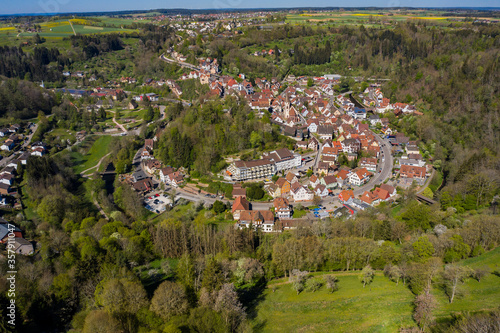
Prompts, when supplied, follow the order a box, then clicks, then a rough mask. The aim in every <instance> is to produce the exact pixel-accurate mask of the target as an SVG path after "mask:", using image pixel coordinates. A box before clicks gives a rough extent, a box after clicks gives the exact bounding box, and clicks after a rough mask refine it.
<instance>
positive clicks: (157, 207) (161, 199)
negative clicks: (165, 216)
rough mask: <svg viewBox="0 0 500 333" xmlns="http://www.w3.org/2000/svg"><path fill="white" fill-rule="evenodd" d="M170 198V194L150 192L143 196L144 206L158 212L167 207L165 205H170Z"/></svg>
mask: <svg viewBox="0 0 500 333" xmlns="http://www.w3.org/2000/svg"><path fill="white" fill-rule="evenodd" d="M171 204H172V200H171V199H170V194H168V193H167V192H164V193H152V194H150V195H148V196H146V197H144V206H145V207H146V209H147V210H149V211H151V212H153V213H156V214H160V213H162V212H164V211H165V210H166V209H167V205H171Z"/></svg>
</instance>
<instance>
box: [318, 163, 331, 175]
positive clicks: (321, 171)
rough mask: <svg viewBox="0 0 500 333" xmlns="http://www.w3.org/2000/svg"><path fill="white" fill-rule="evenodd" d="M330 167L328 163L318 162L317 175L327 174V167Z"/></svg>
mask: <svg viewBox="0 0 500 333" xmlns="http://www.w3.org/2000/svg"><path fill="white" fill-rule="evenodd" d="M329 168H330V165H329V164H328V163H326V162H319V163H318V169H317V172H318V175H327V174H328V169H329Z"/></svg>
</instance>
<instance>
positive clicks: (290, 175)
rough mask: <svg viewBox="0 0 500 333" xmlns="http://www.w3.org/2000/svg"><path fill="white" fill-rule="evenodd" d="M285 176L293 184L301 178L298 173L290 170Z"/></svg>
mask: <svg viewBox="0 0 500 333" xmlns="http://www.w3.org/2000/svg"><path fill="white" fill-rule="evenodd" d="M285 178H286V180H288V181H289V182H290V184H293V183H296V182H298V181H299V178H298V177H297V175H296V174H293V173H291V172H288V173H287V174H286V177H285Z"/></svg>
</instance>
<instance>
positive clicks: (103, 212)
mask: <svg viewBox="0 0 500 333" xmlns="http://www.w3.org/2000/svg"><path fill="white" fill-rule="evenodd" d="M92 195H94V192H92ZM94 205H96V207H97V209H99V212H100V213H101V215H102V216H104V218H105V219H106V220H108V221H109V217H108V215H106V212H105V211H104V210H103V209H102V207H101V205H99V202H97V200H96V199H94Z"/></svg>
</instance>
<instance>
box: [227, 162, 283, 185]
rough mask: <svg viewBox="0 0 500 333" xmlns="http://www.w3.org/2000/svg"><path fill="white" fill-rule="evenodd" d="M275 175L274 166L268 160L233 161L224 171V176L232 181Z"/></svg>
mask: <svg viewBox="0 0 500 333" xmlns="http://www.w3.org/2000/svg"><path fill="white" fill-rule="evenodd" d="M275 173H276V164H275V163H274V162H272V161H270V160H268V159H261V160H252V161H235V162H233V163H231V165H229V167H228V168H227V169H226V176H228V177H229V178H230V179H231V180H233V181H243V180H248V179H257V178H264V177H272V176H273V175H274V174H275Z"/></svg>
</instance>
